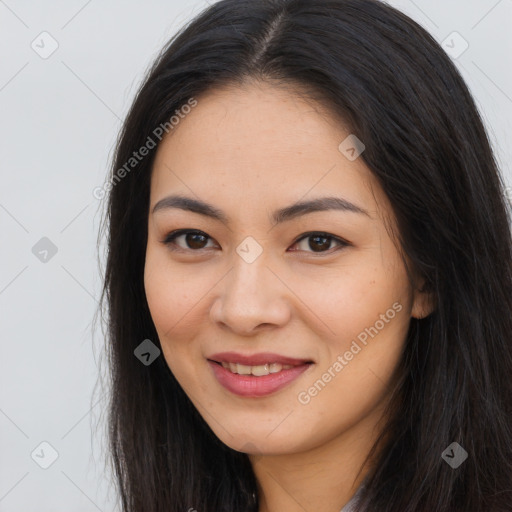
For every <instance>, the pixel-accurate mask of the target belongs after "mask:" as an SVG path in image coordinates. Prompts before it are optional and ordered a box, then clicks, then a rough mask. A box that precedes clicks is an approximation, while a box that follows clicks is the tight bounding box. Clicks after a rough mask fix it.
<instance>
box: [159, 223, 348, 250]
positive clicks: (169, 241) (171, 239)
mask: <svg viewBox="0 0 512 512" xmlns="http://www.w3.org/2000/svg"><path fill="white" fill-rule="evenodd" d="M187 234H195V235H203V236H205V237H206V238H207V239H210V240H213V239H212V238H211V237H210V236H208V235H207V234H206V233H205V232H204V231H198V230H196V229H177V230H176V231H171V232H170V233H169V234H168V235H167V236H166V237H165V238H164V240H162V243H163V244H164V245H167V246H168V247H169V249H171V250H172V251H177V252H196V253H199V252H201V251H204V250H207V249H211V247H209V248H206V249H205V248H203V249H184V248H183V247H179V246H178V245H176V242H175V240H176V238H178V237H179V236H181V235H187ZM313 236H320V237H323V238H328V239H331V240H334V241H335V242H338V243H339V244H340V245H339V246H338V248H337V249H335V250H332V248H331V249H328V250H327V251H320V252H314V251H300V250H296V251H292V252H309V253H310V254H313V255H315V256H322V255H323V254H329V255H330V254H332V253H333V252H336V251H338V250H340V249H343V248H344V247H347V246H349V245H351V244H350V243H349V242H347V241H346V240H343V239H342V238H339V237H337V236H334V235H331V234H330V233H326V232H324V231H310V232H308V233H303V234H302V235H301V236H300V237H299V238H297V239H296V240H295V242H293V244H292V245H295V244H297V243H299V242H301V241H302V240H304V239H307V238H311V237H313Z"/></svg>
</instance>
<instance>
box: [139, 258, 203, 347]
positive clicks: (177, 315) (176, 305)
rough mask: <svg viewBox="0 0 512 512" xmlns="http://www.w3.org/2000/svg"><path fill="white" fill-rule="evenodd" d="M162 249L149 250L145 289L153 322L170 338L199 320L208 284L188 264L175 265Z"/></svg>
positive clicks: (145, 271)
mask: <svg viewBox="0 0 512 512" xmlns="http://www.w3.org/2000/svg"><path fill="white" fill-rule="evenodd" d="M161 252H163V253H165V251H159V250H153V251H152V250H151V249H148V252H147V254H146V264H145V267H144V288H145V292H146V299H147V302H148V306H149V310H150V313H151V317H152V319H153V323H154V324H155V327H156V329H157V331H158V332H159V334H162V333H164V334H165V336H164V337H166V336H167V335H169V334H171V333H172V334H175V331H177V330H183V329H185V328H190V325H193V324H194V322H197V316H198V311H199V309H200V299H201V297H202V296H203V295H204V289H205V283H204V282H201V280H200V279H197V276H196V277H194V273H193V270H191V269H187V268H186V266H180V265H175V264H174V265H172V264H171V263H170V260H169V258H168V257H166V256H165V254H161ZM161 341H162V342H163V340H161Z"/></svg>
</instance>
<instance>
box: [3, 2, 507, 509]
mask: <svg viewBox="0 0 512 512" xmlns="http://www.w3.org/2000/svg"><path fill="white" fill-rule="evenodd" d="M389 3H390V4H391V5H394V6H396V7H398V8H400V9H401V10H403V11H404V12H405V13H406V14H408V15H410V16H411V17H412V18H414V19H415V20H416V21H418V22H419V23H420V24H421V25H422V26H424V27H425V28H426V29H427V30H428V31H429V32H430V33H431V34H432V35H433V36H434V37H435V38H436V39H437V40H438V41H439V42H442V41H444V40H445V39H446V38H447V37H448V36H449V35H450V34H451V33H452V32H454V31H457V32H458V33H459V34H460V35H461V36H462V37H463V38H464V39H465V40H466V41H467V42H468V43H469V48H468V49H467V51H465V52H464V53H463V54H462V55H461V56H460V57H458V58H456V59H454V61H455V62H456V63H457V66H458V67H459V69H460V70H461V72H462V74H463V76H464V78H465V80H466V82H467V83H468V85H469V87H470V89H471V91H472V93H473V95H474V97H475V98H476V100H477V104H478V106H479V108H480V111H481V112H482V114H483V116H484V119H485V122H486V125H487V128H488V130H489V133H490V137H491V139H492V142H493V145H494V148H495V151H496V156H497V158H498V162H499V164H500V166H501V168H502V169H503V174H504V176H505V179H506V180H507V182H508V183H509V184H512V169H511V162H512V127H511V121H510V120H511V118H512V116H511V114H512V72H511V70H512V66H511V58H510V55H511V53H512V35H511V32H512V31H511V29H510V27H511V22H512V0H500V1H497V0H471V1H468V0H457V1H451V2H439V1H438V0H416V1H411V0H397V1H392V2H389ZM205 6H206V2H204V1H196V2H194V1H188V2H185V1H178V0H171V1H169V0H168V1H163V0H158V1H157V0H153V1H150V2H142V1H139V2H136V1H133V0H132V1H124V2H115V1H103V2H100V1H99V0H89V1H85V0H73V1H67V2H64V1H62V0H61V1H59V0H52V1H48V2H28V1H23V0H5V1H3V0H0V27H1V30H0V41H1V44H0V55H1V60H0V62H1V66H0V109H1V133H0V139H1V148H2V151H1V160H0V172H1V182H0V185H1V189H0V225H1V236H2V240H1V249H0V251H1V258H2V259H1V268H0V312H1V336H2V344H1V349H2V351H1V357H0V382H1V387H0V433H1V437H0V511H1V512H18V511H20V512H21V511H23V512H30V511H35V510H37V511H38V512H47V511H57V510H73V511H74V512H82V511H95V510H101V511H104V512H107V511H111V510H119V506H118V505H116V501H117V500H116V497H115V492H114V491H113V489H112V487H110V490H109V485H108V481H109V475H108V473H107V472H106V471H105V470H104V455H105V439H104V436H103V426H102V421H103V420H104V417H102V416H101V415H102V412H104V404H103V403H102V402H101V401H100V400H101V396H102V393H101V388H99V387H98V386H97V387H96V389H95V384H96V382H97V378H98V371H99V370H98V364H99V362H100V359H101V357H100V351H101V346H102V343H103V338H102V335H101V332H98V331H97V332H96V333H94V336H93V332H92V328H91V320H92V317H93V314H94V311H95V309H96V307H97V298H98V297H99V291H100V284H101V276H100V272H99V270H98V265H97V252H96V236H97V232H98V228H99V220H100V209H101V201H100V200H97V199H95V198H94V197H93V194H92V191H93V189H94V188H95V187H98V186H101V185H103V183H104V180H105V176H106V173H107V169H108V165H109V163H110V158H111V156H112V150H113V145H114V141H115V138H116V135H117V132H118V130H119V128H120V122H121V120H122V119H123V118H124V116H125V114H126V112H127V110H128V108H129V106H130V103H131V101H132V99H133V95H134V93H135V91H136V89H137V87H138V85H139V83H140V81H141V79H142V77H143V74H144V72H145V70H146V69H147V68H148V66H149V65H150V63H151V62H152V60H153V58H154V57H155V56H156V53H157V51H158V50H160V48H161V47H162V46H163V45H164V44H165V42H166V41H167V40H168V39H169V38H170V37H171V36H172V35H173V34H174V33H175V32H176V30H177V29H178V28H179V27H180V26H182V25H183V23H184V22H186V21H187V20H188V19H190V18H191V17H192V16H193V15H194V14H196V13H197V12H199V11H200V10H201V9H202V8H203V7H205ZM43 31H47V32H48V33H49V34H51V37H52V38H54V39H55V40H56V41H57V43H58V48H57V50H56V51H55V52H54V53H53V54H52V55H51V56H49V57H48V58H46V59H43V58H41V57H40V55H39V54H38V53H36V51H34V50H33V49H32V47H31V44H32V42H33V41H34V40H35V43H34V45H36V44H38V45H39V47H42V46H43V43H42V42H41V37H44V36H41V37H40V36H39V35H40V34H41V32H43ZM46 37H47V36H46ZM458 44H459V42H457V41H455V43H454V45H455V47H456V48H457V45H458ZM44 47H45V49H46V50H48V49H49V48H50V40H49V39H45V41H44ZM459 48H460V46H459ZM39 51H43V49H42V48H41V49H40V50H39ZM43 237H47V238H48V239H50V240H51V242H52V243H53V244H54V245H55V246H56V248H57V253H56V254H55V255H54V256H53V257H50V256H51V253H50V254H49V255H48V256H47V260H48V261H46V262H42V261H40V259H39V258H38V257H36V255H34V253H33V252H32V248H33V247H34V245H35V244H36V243H37V242H38V241H39V240H40V239H41V238H43ZM40 257H44V254H41V256H40ZM98 423H99V425H98ZM96 431H97V432H98V433H97V434H95V432H96ZM42 442H47V443H49V444H50V445H51V446H52V447H53V448H54V449H55V450H56V452H57V453H58V458H57V459H56V460H55V462H54V463H53V464H52V465H51V466H50V467H48V468H47V469H42V468H41V467H40V465H39V464H38V463H36V460H37V461H38V462H39V463H44V462H46V463H48V462H51V449H49V448H48V447H47V446H46V445H43V446H40V443H42ZM34 450H36V451H35V453H34V458H32V456H31V454H32V453H33V452H34Z"/></svg>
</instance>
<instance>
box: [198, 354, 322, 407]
mask: <svg viewBox="0 0 512 512" xmlns="http://www.w3.org/2000/svg"><path fill="white" fill-rule="evenodd" d="M208 364H209V365H210V367H211V369H212V370H213V374H214V375H215V377H216V379H217V381H218V382H219V383H220V384H221V385H222V386H223V387H224V388H226V389H227V390H228V391H230V392H231V393H234V394H235V395H239V396H243V397H262V396H266V395H269V394H271V393H274V392H276V391H278V390H280V389H282V388H283V387H285V386H287V385H288V384H289V383H291V382H292V381H294V380H295V379H296V378H298V377H299V375H301V374H302V373H303V372H305V371H306V370H308V369H309V368H310V367H311V366H312V365H313V361H311V360H308V359H297V358H294V357H288V356H282V355H279V354H273V353H269V352H265V353H259V354H253V355H243V354H237V353H235V352H223V353H219V354H213V355H212V356H210V357H209V358H208Z"/></svg>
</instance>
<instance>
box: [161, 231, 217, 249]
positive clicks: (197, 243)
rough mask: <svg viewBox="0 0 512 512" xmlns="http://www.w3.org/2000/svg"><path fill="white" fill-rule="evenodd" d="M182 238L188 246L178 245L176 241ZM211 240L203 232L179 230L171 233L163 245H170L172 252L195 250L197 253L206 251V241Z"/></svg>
mask: <svg viewBox="0 0 512 512" xmlns="http://www.w3.org/2000/svg"><path fill="white" fill-rule="evenodd" d="M181 237H184V241H185V244H186V246H185V247H183V246H180V245H178V244H177V243H176V240H178V239H179V238H181ZM209 238H210V237H209V236H208V235H207V234H206V233H203V232H202V231H197V230H190V229H178V230H176V231H173V232H171V233H169V234H168V235H167V236H166V237H165V239H164V240H163V241H162V243H163V244H165V245H168V246H169V247H170V248H171V249H172V250H176V251H180V250H183V251H186V250H193V251H196V252H197V251H198V250H201V249H205V244H206V241H207V240H208V239H209Z"/></svg>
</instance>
